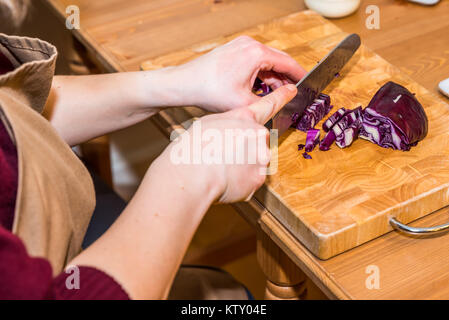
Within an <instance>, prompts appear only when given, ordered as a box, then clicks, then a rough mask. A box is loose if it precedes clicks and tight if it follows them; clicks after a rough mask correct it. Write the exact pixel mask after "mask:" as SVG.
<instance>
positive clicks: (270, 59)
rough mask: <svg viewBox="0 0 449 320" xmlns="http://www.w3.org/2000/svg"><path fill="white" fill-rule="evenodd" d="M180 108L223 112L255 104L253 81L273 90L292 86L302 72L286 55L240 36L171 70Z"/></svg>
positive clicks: (256, 99)
mask: <svg viewBox="0 0 449 320" xmlns="http://www.w3.org/2000/svg"><path fill="white" fill-rule="evenodd" d="M173 71H174V75H175V76H176V78H177V79H176V82H177V83H178V84H179V85H180V86H182V88H183V98H184V101H183V102H184V103H183V104H184V105H186V104H188V105H196V106H199V107H201V108H203V109H205V110H207V111H211V112H224V111H228V110H231V109H234V108H238V107H241V106H247V105H250V104H252V103H255V102H257V101H258V100H259V99H260V97H258V96H256V95H255V94H254V93H253V92H252V88H253V84H254V81H255V80H256V78H257V77H258V78H260V79H261V80H262V81H264V82H265V83H266V84H267V85H268V86H270V87H271V88H272V89H273V90H275V89H277V88H278V87H280V86H282V85H285V84H288V83H296V82H297V81H299V80H300V79H301V78H302V77H303V76H304V75H305V73H306V72H305V70H304V69H303V68H302V67H301V66H300V65H299V64H298V63H297V62H296V61H295V60H294V59H293V58H292V57H290V56H289V55H288V54H286V53H284V52H282V51H279V50H276V49H273V48H270V47H268V46H265V45H263V44H262V43H260V42H257V41H256V40H254V39H252V38H250V37H247V36H241V37H238V38H236V39H234V40H232V41H230V42H229V43H227V44H225V45H223V46H221V47H218V48H216V49H214V50H212V51H211V52H209V53H208V54H205V55H203V56H201V57H199V58H197V59H195V60H193V61H190V62H188V63H186V64H184V65H181V66H179V67H176V68H174V70H173Z"/></svg>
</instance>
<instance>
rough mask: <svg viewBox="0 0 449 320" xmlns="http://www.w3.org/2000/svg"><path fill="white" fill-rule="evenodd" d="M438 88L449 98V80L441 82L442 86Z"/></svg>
mask: <svg viewBox="0 0 449 320" xmlns="http://www.w3.org/2000/svg"><path fill="white" fill-rule="evenodd" d="M438 88H439V89H440V91H441V92H442V93H443V94H445V95H446V96H447V97H449V78H447V79H446V80H443V81H441V82H440V84H439V85H438Z"/></svg>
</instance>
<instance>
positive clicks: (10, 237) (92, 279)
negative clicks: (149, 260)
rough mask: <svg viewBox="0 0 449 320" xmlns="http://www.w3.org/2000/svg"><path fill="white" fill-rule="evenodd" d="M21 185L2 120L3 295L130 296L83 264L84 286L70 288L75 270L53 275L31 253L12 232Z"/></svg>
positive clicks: (3, 65)
mask: <svg viewBox="0 0 449 320" xmlns="http://www.w3.org/2000/svg"><path fill="white" fill-rule="evenodd" d="M9 71H12V66H11V64H10V63H9V61H8V60H7V59H6V57H4V56H3V55H2V54H1V52H0V75H1V74H3V73H6V72H9ZM17 185H18V167H17V151H16V148H15V145H14V144H13V142H12V141H11V139H10V137H9V135H8V132H7V131H6V129H5V127H4V125H3V123H2V121H0V299H8V300H9V299H37V300H38V299H77V300H78V299H108V300H109V299H111V300H112V299H114V300H115V299H117V300H118V299H128V295H127V294H126V292H125V291H124V290H123V289H122V287H121V286H120V285H119V284H118V283H117V282H116V281H115V280H114V279H113V278H111V277H110V276H108V275H107V274H106V273H104V272H102V271H100V270H97V269H94V268H90V267H82V266H80V267H79V271H80V272H79V276H80V279H79V285H80V287H79V289H72V290H70V289H68V288H67V286H66V280H68V283H69V284H73V281H72V278H73V276H72V275H73V273H68V274H67V273H65V272H63V273H61V274H60V275H59V276H57V277H56V278H53V276H52V269H51V265H50V263H49V262H48V261H47V260H45V259H42V258H32V257H30V256H29V255H28V253H27V251H26V248H25V246H24V244H23V242H22V241H21V240H20V238H19V237H17V236H15V235H14V234H13V233H12V232H11V229H12V225H13V221H14V208H15V202H16V197H17ZM68 277H70V279H68Z"/></svg>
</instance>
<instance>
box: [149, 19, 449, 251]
mask: <svg viewBox="0 0 449 320" xmlns="http://www.w3.org/2000/svg"><path fill="white" fill-rule="evenodd" d="M241 34H245V35H249V36H251V37H253V38H255V39H257V40H258V41H260V42H263V43H265V44H267V45H269V46H272V47H275V48H277V49H280V50H284V51H285V52H287V53H289V54H290V55H291V56H293V57H294V58H295V59H296V60H297V61H298V62H299V63H300V64H301V65H302V66H304V67H305V68H306V69H308V70H310V69H311V68H312V67H313V66H314V65H315V64H316V63H317V61H319V60H320V59H321V58H322V57H323V56H325V54H326V53H327V52H328V51H329V50H330V49H332V48H333V47H334V46H335V45H336V44H337V43H338V42H339V41H340V40H341V39H343V38H344V37H345V36H346V34H345V33H344V32H342V31H341V30H340V29H339V28H338V27H336V26H335V25H334V24H332V23H331V22H329V21H328V20H325V19H323V18H322V17H321V16H319V15H318V14H316V13H313V12H311V11H304V12H301V13H297V14H292V15H290V16H288V17H285V18H282V19H279V20H275V21H273V22H270V23H267V24H263V25H259V26H257V27H254V28H252V29H249V30H245V31H243V32H239V33H237V34H234V35H232V36H229V37H221V38H218V39H214V40H211V41H208V42H206V43H201V44H198V45H195V46H193V47H190V48H188V49H184V50H181V51H177V52H174V53H170V54H168V55H164V56H161V57H158V58H156V59H153V60H150V61H147V62H145V63H144V64H143V68H144V69H146V70H149V69H157V68H161V67H164V66H168V65H178V64H182V63H184V62H186V61H189V60H191V59H193V58H195V57H197V56H199V55H201V54H204V53H206V52H208V51H210V50H211V49H213V48H214V47H216V46H218V45H220V44H223V43H225V42H227V41H229V40H230V39H232V38H234V37H236V36H238V35H241ZM390 80H391V81H395V82H397V83H400V84H402V85H404V86H406V87H407V88H408V89H409V90H411V91H412V92H414V93H416V95H417V97H418V99H419V100H420V101H421V103H422V104H423V106H424V108H425V110H426V113H427V115H428V118H429V134H428V136H427V138H426V140H425V141H424V142H423V143H420V144H419V145H418V146H417V147H415V148H413V149H412V150H411V151H410V152H401V151H394V150H389V149H383V148H380V147H378V146H376V145H374V144H371V143H369V142H367V141H364V140H358V141H356V142H355V143H354V144H353V145H352V146H351V147H350V148H347V149H339V148H337V147H335V146H334V147H333V148H332V149H331V150H330V151H328V152H319V151H315V152H313V153H312V157H313V159H312V160H306V159H304V158H302V156H301V153H300V152H298V150H297V145H298V144H299V143H304V142H305V134H304V133H302V132H300V131H296V130H292V129H291V130H289V132H288V133H287V134H284V135H283V136H282V137H281V139H280V146H279V170H278V172H277V173H276V174H275V175H272V176H269V177H268V179H267V183H266V184H265V186H264V187H263V188H262V189H261V190H259V192H258V193H257V194H256V198H258V200H259V201H260V202H261V203H262V204H263V205H264V206H266V208H267V209H268V210H269V211H270V212H271V213H272V214H273V215H274V216H275V217H276V218H278V219H279V221H280V222H281V223H282V224H283V225H284V226H285V227H286V228H287V229H288V230H289V231H290V232H292V233H293V234H294V235H295V236H296V237H297V238H298V239H299V240H301V242H302V243H303V244H304V245H305V246H306V247H307V248H309V249H310V250H311V251H312V252H313V253H314V254H315V255H317V256H318V257H319V258H321V259H328V258H330V257H332V256H335V255H336V254H338V253H341V252H344V251H346V250H348V249H351V248H353V247H355V246H357V245H360V244H362V243H364V242H366V241H369V240H371V239H373V238H375V237H377V236H379V235H382V234H384V233H386V232H388V231H391V227H390V226H389V222H388V221H389V219H390V217H397V218H398V219H399V220H400V221H402V222H405V223H408V222H410V221H413V220H415V219H417V218H419V217H422V216H424V215H426V214H429V213H431V212H433V211H435V210H438V209H440V208H442V207H444V206H446V205H447V204H449V194H448V189H449V170H448V169H446V168H447V165H448V164H449V145H448V143H447V137H448V135H447V134H448V132H447V129H446V121H445V118H446V117H448V116H449V109H448V105H447V104H445V103H444V102H442V101H441V100H440V99H439V98H438V97H436V96H434V95H433V94H431V93H430V92H429V91H428V90H427V89H425V88H423V87H422V86H420V85H418V84H417V83H416V82H414V81H413V80H412V79H410V78H409V77H408V76H407V75H405V74H404V73H402V72H401V71H400V70H399V69H398V68H396V67H394V66H392V65H391V64H389V63H388V62H386V61H385V60H384V59H382V58H381V57H379V56H378V55H377V54H375V53H374V52H373V51H371V50H370V49H368V48H366V47H365V46H363V45H362V47H361V48H360V49H359V51H358V52H357V53H356V55H355V56H354V57H353V58H352V59H351V60H350V62H349V63H348V64H347V65H346V66H345V67H344V69H343V70H342V71H341V72H340V77H338V78H336V79H335V80H334V81H333V82H332V83H331V84H330V85H329V86H328V88H326V90H325V92H326V93H328V94H329V95H330V96H331V98H332V104H333V105H334V106H335V108H340V107H345V108H355V107H357V106H359V105H361V106H366V105H367V104H368V102H369V101H370V99H371V97H372V96H373V95H374V93H375V92H376V91H377V90H378V89H379V87H380V86H381V85H383V84H384V83H385V82H387V81H390ZM318 127H320V124H319V125H318Z"/></svg>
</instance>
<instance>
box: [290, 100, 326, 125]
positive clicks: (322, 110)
mask: <svg viewBox="0 0 449 320" xmlns="http://www.w3.org/2000/svg"><path fill="white" fill-rule="evenodd" d="M331 109H332V106H331V105H330V97H329V96H328V95H326V94H324V93H320V94H319V95H318V97H317V98H316V99H315V100H314V101H313V103H312V104H311V105H310V106H308V107H307V108H306V109H305V110H304V112H303V114H302V116H301V117H299V115H298V113H294V114H293V115H292V122H293V126H294V127H296V129H298V130H301V131H304V132H307V130H310V129H312V128H314V127H315V125H316V124H317V123H318V122H320V121H321V119H323V118H324V117H325V116H326V115H327V114H328V113H329V111H330V110H331Z"/></svg>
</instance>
